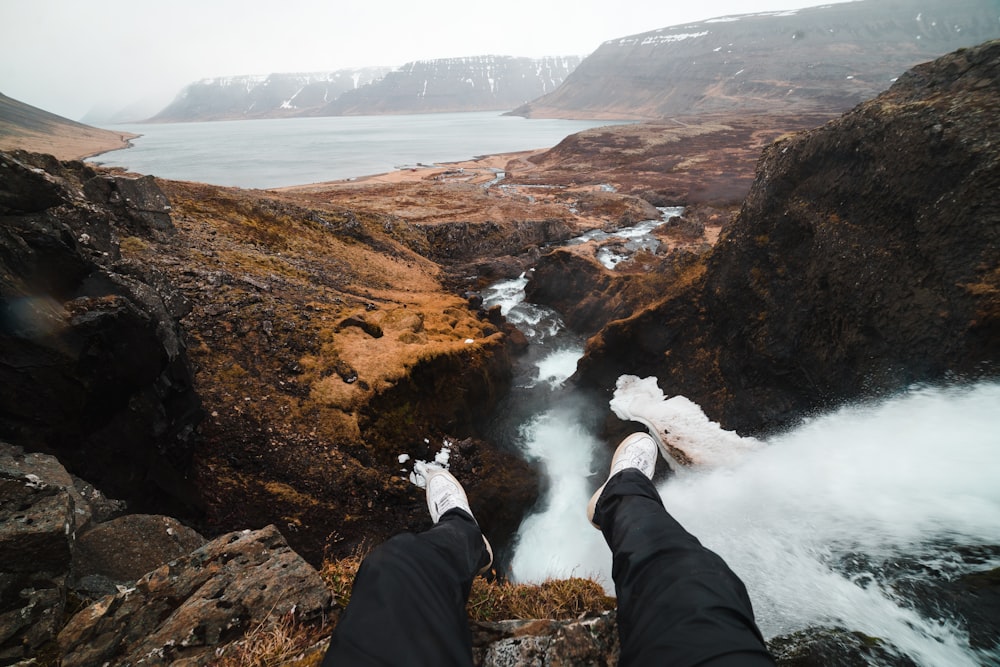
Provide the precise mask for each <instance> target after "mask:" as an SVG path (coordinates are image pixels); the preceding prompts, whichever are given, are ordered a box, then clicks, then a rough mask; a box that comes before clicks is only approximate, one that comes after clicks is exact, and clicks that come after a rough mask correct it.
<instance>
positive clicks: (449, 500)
mask: <svg viewBox="0 0 1000 667" xmlns="http://www.w3.org/2000/svg"><path fill="white" fill-rule="evenodd" d="M413 471H414V472H415V473H417V474H418V475H420V476H421V477H423V478H424V482H425V488H426V491H427V509H428V510H429V511H430V513H431V521H433V522H434V523H437V522H438V521H440V520H441V516H442V515H443V514H444V513H445V512H447V511H449V510H452V509H455V508H456V507H457V508H459V509H462V510H465V511H466V512H468V513H469V516H471V517H472V518H473V520H475V518H476V517H475V516H473V514H472V508H471V507H470V506H469V497H468V496H466V495H465V489H463V488H462V484H461V483H460V482H459V481H458V480H457V479H455V476H454V475H452V474H451V473H450V472H448V471H447V470H445V469H444V468H442V467H440V466H437V465H434V464H433V463H424V462H423V461H417V462H416V463H415V464H413ZM483 544H484V545H486V552H487V553H488V554H489V562H488V563H486V565H485V566H484V567H483V568H481V569H480V573H482V572H485V571H486V570H488V569H489V568H490V566H491V565H493V547H492V546H491V545H490V542H489V540H487V539H486V536H485V535H483Z"/></svg>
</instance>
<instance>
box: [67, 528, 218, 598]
mask: <svg viewBox="0 0 1000 667" xmlns="http://www.w3.org/2000/svg"><path fill="white" fill-rule="evenodd" d="M204 543H205V538H203V537H202V536H201V535H199V534H198V533H197V532H195V531H194V530H192V529H191V528H188V527H187V526H185V525H184V524H182V523H181V522H179V521H177V519H174V518H171V517H168V516H159V515H152V514H129V515H126V516H123V517H119V518H117V519H113V520H111V521H108V522H106V523H102V524H98V525H96V526H94V527H93V528H91V529H90V530H88V531H86V532H84V533H82V534H80V535H78V536H77V539H76V550H75V554H74V557H73V573H72V574H73V582H72V585H73V588H74V589H76V590H77V591H85V593H86V595H88V596H89V597H100V596H103V595H109V594H113V593H114V592H115V591H116V589H117V587H118V586H128V585H131V584H134V583H135V581H136V580H137V579H139V578H140V577H142V576H143V575H144V574H146V573H147V572H151V571H152V570H155V569H156V568H158V567H159V566H161V565H163V564H164V563H167V562H169V561H172V560H174V559H175V558H180V557H181V556H184V555H186V554H188V553H190V552H192V551H194V550H195V549H197V548H198V547H200V546H202V545H203V544H204Z"/></svg>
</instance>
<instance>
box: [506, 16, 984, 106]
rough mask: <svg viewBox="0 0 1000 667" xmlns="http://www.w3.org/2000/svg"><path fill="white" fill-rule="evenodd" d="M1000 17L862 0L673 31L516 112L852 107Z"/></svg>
mask: <svg viewBox="0 0 1000 667" xmlns="http://www.w3.org/2000/svg"><path fill="white" fill-rule="evenodd" d="M998 19H1000V6H998V5H997V3H996V2H995V1H994V0H948V1H944V0H856V1H855V2H849V3H842V4H835V5H823V6H819V7H811V8H805V9H799V10H789V11H780V12H763V13H758V14H741V15H733V16H722V17H717V18H713V19H708V20H706V21H701V22H696V23H687V24H680V25H675V26H669V27H666V28H660V29H658V30H652V31H649V32H644V33H639V34H636V35H628V36H625V37H621V38H618V39H612V40H608V41H606V42H604V43H603V44H602V45H601V46H600V47H599V48H598V49H597V51H595V52H594V53H593V54H591V55H590V56H589V57H587V58H586V59H585V60H584V61H583V62H582V63H581V64H580V67H578V68H577V69H576V70H575V71H574V72H573V74H571V75H570V76H569V77H567V79H566V82H565V83H564V84H563V86H561V87H560V88H559V89H558V90H556V91H555V92H553V93H550V94H548V95H545V96H543V97H541V98H539V99H536V100H533V101H532V102H530V103H528V104H526V105H524V106H522V107H519V108H518V109H516V110H514V111H513V112H512V114H515V115H522V116H527V117H536V118H539V117H562V118H565V117H573V118H581V117H587V118H610V117H627V118H645V119H655V118H665V117H670V116H673V115H684V114H697V113H706V112H716V111H733V110H745V111H749V112H757V111H774V110H780V111H793V110H800V111H809V112H812V111H836V112H843V111H846V110H848V109H850V108H851V107H853V106H855V105H856V104H859V103H861V102H862V101H864V100H866V99H869V98H871V97H874V96H875V95H877V94H878V93H880V92H882V91H883V90H885V89H886V88H888V87H889V85H890V84H891V83H892V81H893V80H894V79H895V78H896V77H898V76H899V75H901V74H902V73H903V72H905V71H906V70H907V69H909V68H910V67H913V66H914V65H917V64H919V63H921V62H925V61H928V60H932V59H934V58H936V57H938V56H940V55H943V54H944V53H947V52H950V51H953V50H955V49H957V48H962V47H970V46H974V45H976V44H979V43H980V42H983V41H986V40H989V39H993V38H997V37H1000V20H998ZM623 114H626V115H624V116H623Z"/></svg>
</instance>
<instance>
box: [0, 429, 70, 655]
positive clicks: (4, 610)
mask: <svg viewBox="0 0 1000 667" xmlns="http://www.w3.org/2000/svg"><path fill="white" fill-rule="evenodd" d="M79 502H80V496H79V494H78V493H76V491H75V489H74V488H73V483H72V480H71V479H70V477H69V475H68V474H67V473H66V471H65V469H63V468H62V467H61V466H59V464H58V462H57V461H55V459H53V457H51V456H46V455H42V454H27V455H25V454H24V453H23V452H21V450H20V449H18V448H15V447H11V446H10V445H7V444H6V443H0V664H8V663H10V662H15V661H17V660H18V659H21V658H25V657H28V656H30V655H31V654H32V653H33V652H34V651H35V650H36V649H38V648H39V647H41V646H42V645H44V644H45V643H46V642H49V641H51V640H52V639H54V638H55V635H56V633H57V632H58V630H59V628H60V627H61V626H62V622H63V619H64V612H65V608H66V573H67V572H68V571H69V568H70V561H71V559H72V556H73V531H74V526H75V525H77V522H78V521H79V522H85V520H86V518H89V513H88V512H87V511H86V506H85V505H84V504H78V503H79ZM77 510H81V512H80V513H79V514H78V513H77Z"/></svg>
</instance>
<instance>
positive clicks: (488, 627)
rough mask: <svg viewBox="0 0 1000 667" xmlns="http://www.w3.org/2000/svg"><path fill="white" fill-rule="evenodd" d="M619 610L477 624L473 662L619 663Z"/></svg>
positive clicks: (495, 665)
mask: <svg viewBox="0 0 1000 667" xmlns="http://www.w3.org/2000/svg"><path fill="white" fill-rule="evenodd" d="M615 616H616V615H615V612H607V613H605V614H603V615H601V616H596V617H593V618H585V619H581V620H577V621H552V620H528V621H500V622H498V623H477V624H476V625H475V627H474V628H473V642H472V643H473V664H475V665H477V666H481V667H516V666H518V667H519V666H521V665H538V666H539V667H541V666H542V665H545V666H546V667H571V666H573V665H608V666H611V665H617V664H618V654H619V651H620V648H619V645H618V626H617V624H616V621H615Z"/></svg>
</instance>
